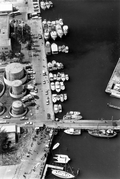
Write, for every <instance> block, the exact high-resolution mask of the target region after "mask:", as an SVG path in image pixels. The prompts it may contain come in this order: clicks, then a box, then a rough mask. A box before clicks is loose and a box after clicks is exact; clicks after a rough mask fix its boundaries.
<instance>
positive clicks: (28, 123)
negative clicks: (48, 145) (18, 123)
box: [24, 121, 33, 125]
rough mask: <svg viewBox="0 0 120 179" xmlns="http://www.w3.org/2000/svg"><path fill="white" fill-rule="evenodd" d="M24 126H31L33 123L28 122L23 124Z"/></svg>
mask: <svg viewBox="0 0 120 179" xmlns="http://www.w3.org/2000/svg"><path fill="white" fill-rule="evenodd" d="M24 124H25V125H33V122H28V121H27V122H25V123H24Z"/></svg>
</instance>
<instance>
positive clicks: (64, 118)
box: [63, 114, 82, 120]
mask: <svg viewBox="0 0 120 179" xmlns="http://www.w3.org/2000/svg"><path fill="white" fill-rule="evenodd" d="M80 119H82V116H81V115H70V114H67V115H64V116H63V120H80Z"/></svg>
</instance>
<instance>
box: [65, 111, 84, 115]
mask: <svg viewBox="0 0 120 179" xmlns="http://www.w3.org/2000/svg"><path fill="white" fill-rule="evenodd" d="M67 114H68V115H69V114H70V115H77V116H78V115H80V114H81V113H80V112H79V111H69V112H67Z"/></svg>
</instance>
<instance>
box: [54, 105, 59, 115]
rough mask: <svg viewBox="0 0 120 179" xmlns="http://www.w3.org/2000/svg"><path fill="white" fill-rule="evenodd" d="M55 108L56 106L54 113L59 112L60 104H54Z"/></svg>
mask: <svg viewBox="0 0 120 179" xmlns="http://www.w3.org/2000/svg"><path fill="white" fill-rule="evenodd" d="M53 108H54V113H58V112H59V107H58V104H54V106H53Z"/></svg>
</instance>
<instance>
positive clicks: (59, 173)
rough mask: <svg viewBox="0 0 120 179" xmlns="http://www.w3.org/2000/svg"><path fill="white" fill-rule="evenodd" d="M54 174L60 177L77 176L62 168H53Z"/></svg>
mask: <svg viewBox="0 0 120 179" xmlns="http://www.w3.org/2000/svg"><path fill="white" fill-rule="evenodd" d="M52 174H53V175H55V176H57V177H59V178H75V176H74V175H72V174H70V173H68V172H66V171H62V170H52Z"/></svg>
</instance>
